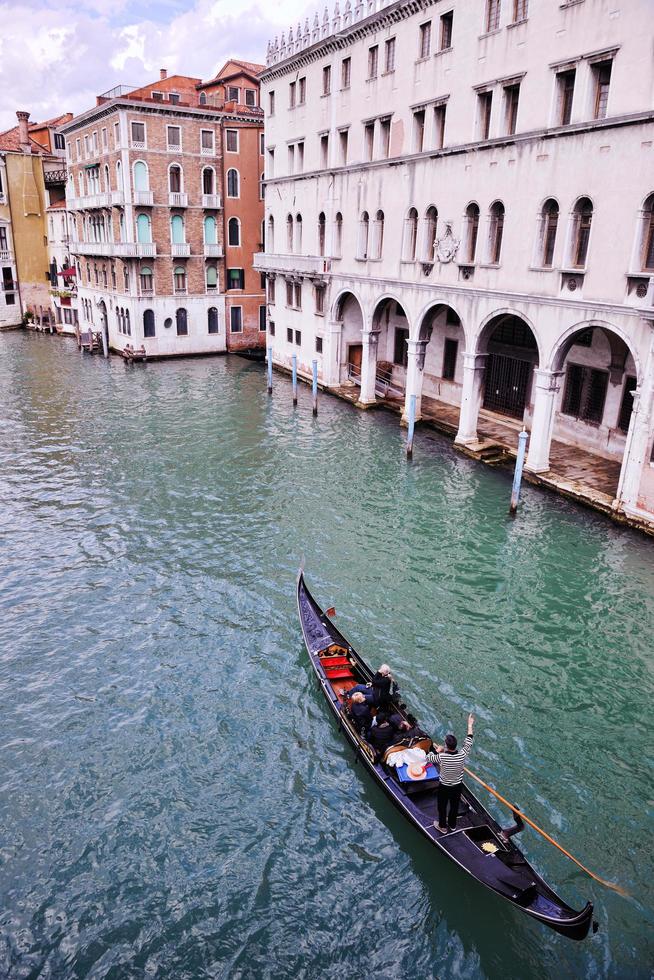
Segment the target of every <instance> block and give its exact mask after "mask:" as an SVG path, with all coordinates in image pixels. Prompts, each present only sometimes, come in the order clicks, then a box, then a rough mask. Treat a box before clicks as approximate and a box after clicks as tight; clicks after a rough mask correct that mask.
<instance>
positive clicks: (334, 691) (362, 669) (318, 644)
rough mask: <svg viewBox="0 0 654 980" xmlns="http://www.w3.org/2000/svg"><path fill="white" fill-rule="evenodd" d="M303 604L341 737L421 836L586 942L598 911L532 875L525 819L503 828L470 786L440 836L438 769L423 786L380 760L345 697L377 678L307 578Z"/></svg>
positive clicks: (311, 649) (306, 631)
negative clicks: (522, 835) (520, 843)
mask: <svg viewBox="0 0 654 980" xmlns="http://www.w3.org/2000/svg"><path fill="white" fill-rule="evenodd" d="M297 604H298V613H299V616H300V623H301V625H302V633H303V636H304V642H305V645H306V648H307V652H308V654H309V658H310V660H311V664H312V666H313V669H314V671H315V673H316V676H317V678H318V680H319V682H320V686H321V688H322V692H323V694H324V695H325V698H326V699H327V703H328V705H329V707H330V708H331V710H332V712H333V714H334V715H335V716H336V718H337V719H338V722H339V728H340V730H341V731H342V732H343V734H344V735H345V738H346V739H347V741H348V742H349V743H350V744H351V745H352V746H353V748H354V749H355V751H356V754H357V757H358V759H360V760H361V762H362V763H363V764H364V766H365V768H366V769H367V770H368V772H369V773H370V774H371V776H372V777H373V779H374V780H375V781H376V782H377V784H378V785H379V786H380V787H381V789H382V790H383V791H384V793H386V795H387V796H388V797H390V799H391V800H392V802H393V803H394V804H395V806H396V807H397V808H398V810H399V811H400V812H401V813H402V814H403V816H404V817H405V818H406V819H407V820H408V821H409V822H410V823H411V824H412V826H413V827H414V828H415V830H417V831H418V832H419V833H421V834H422V835H423V836H424V837H426V838H427V840H429V842H430V843H431V844H433V845H434V847H435V848H437V849H438V850H439V851H440V852H441V853H442V854H444V855H445V856H446V857H448V858H450V860H452V861H454V863H455V864H457V865H458V866H459V867H460V868H462V869H463V870H464V871H467V872H468V874H469V875H471V876H472V877H473V878H476V879H477V881H479V882H480V883H481V884H482V885H485V886H486V887H487V888H490V889H491V891H493V892H495V894H496V895H499V896H500V897H501V898H504V899H506V901H507V902H510V903H511V904H512V905H513V906H514V907H515V908H516V909H519V910H520V911H521V912H526V914H527V915H529V916H531V917H532V918H533V919H537V920H538V922H542V923H543V924H544V925H546V926H549V928H551V929H554V930H555V931H556V932H559V933H561V934H562V935H564V936H567V937H568V938H570V939H576V940H581V939H585V938H586V936H587V935H588V931H589V929H590V927H591V924H592V925H593V928H594V929H595V928H596V924H595V923H593V906H592V904H591V903H590V902H587V904H586V906H585V907H584V908H583V909H582V910H581V912H576V911H575V910H574V909H573V908H571V907H570V906H569V905H567V904H566V903H565V902H564V901H563V900H562V899H561V898H559V896H558V895H557V894H556V892H554V891H553V890H552V889H551V888H550V887H549V886H548V885H547V884H546V883H545V881H543V879H542V878H541V877H540V875H539V874H538V872H537V871H535V870H534V868H532V866H531V865H530V864H529V862H528V861H527V860H526V858H525V856H524V855H523V854H522V852H521V851H520V850H519V849H518V847H516V845H515V843H514V840H513V838H514V836H515V835H516V834H517V833H519V832H520V831H521V830H522V828H523V826H524V825H523V823H522V821H521V820H520V818H519V816H517V818H516V823H515V824H514V825H513V826H511V827H501V826H500V824H498V823H497V822H496V821H495V820H494V819H493V817H492V816H491V815H490V813H488V811H487V810H486V809H485V808H484V807H483V806H482V805H481V803H480V802H479V800H478V799H477V798H476V797H475V796H474V795H473V793H471V792H470V790H469V789H468V787H467V786H465V785H464V788H463V792H462V795H461V803H460V806H459V816H458V820H457V826H456V830H454V831H450V833H448V834H441V833H440V832H439V831H438V830H437V829H436V826H435V821H436V817H437V790H438V767H437V766H434V767H433V769H430V770H428V771H427V773H426V774H425V778H423V779H420V780H418V781H415V782H413V781H403V779H402V777H403V776H404V777H405V776H406V773H402V772H401V771H398V768H397V767H395V766H389V765H387V764H386V763H385V762H384V761H383V760H382V759H379V758H377V757H376V754H375V751H374V749H373V748H372V746H371V745H369V743H368V742H366V741H365V739H364V738H363V737H362V736H361V735H359V734H358V732H357V730H356V728H355V727H354V725H353V724H352V721H351V719H350V716H349V711H348V708H347V703H346V698H345V692H346V691H348V690H349V689H351V688H352V687H354V686H355V685H356V684H360V683H363V684H366V683H368V682H370V681H371V679H372V676H373V671H371V669H370V667H368V665H367V664H366V663H365V661H364V660H363V659H362V658H361V657H360V656H359V654H358V653H357V652H356V650H354V648H353V647H352V646H351V645H350V643H349V642H348V641H347V640H346V639H345V637H344V636H343V635H342V634H341V633H340V632H339V630H338V629H337V628H336V626H335V625H334V623H333V622H332V621H331V619H330V618H329V617H328V616H327V615H326V613H325V612H324V611H323V610H322V609H321V608H320V606H319V605H318V603H317V602H316V601H315V599H314V598H313V596H312V595H311V593H310V592H309V589H308V588H307V585H306V582H305V580H304V574H303V572H302V571H300V573H299V575H298V580H297ZM397 710H398V711H399V713H400V714H404V711H405V708H404V705H403V704H402V703H400V704H399V705H398V706H397ZM429 741H430V740H429ZM423 747H428V746H423ZM389 752H392V749H390V750H389ZM387 756H388V753H387V754H386V755H385V756H384V758H387ZM429 773H431V777H432V778H429Z"/></svg>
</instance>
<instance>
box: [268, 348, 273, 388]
mask: <svg viewBox="0 0 654 980" xmlns="http://www.w3.org/2000/svg"><path fill="white" fill-rule="evenodd" d="M268 394H269V395H272V347H269V348H268Z"/></svg>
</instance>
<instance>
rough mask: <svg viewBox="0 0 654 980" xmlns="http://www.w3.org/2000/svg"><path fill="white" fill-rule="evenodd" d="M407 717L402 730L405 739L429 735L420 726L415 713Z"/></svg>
mask: <svg viewBox="0 0 654 980" xmlns="http://www.w3.org/2000/svg"><path fill="white" fill-rule="evenodd" d="M406 717H407V720H406V721H405V722H404V723H403V726H402V732H401V735H402V738H403V739H411V738H428V737H429V736H428V735H427V733H426V732H423V730H422V728H421V727H420V726H419V724H418V721H417V719H416V717H415V715H407V716H406Z"/></svg>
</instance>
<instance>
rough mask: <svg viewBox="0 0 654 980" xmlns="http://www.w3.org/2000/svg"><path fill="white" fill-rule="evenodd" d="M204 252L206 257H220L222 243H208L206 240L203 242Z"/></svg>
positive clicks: (221, 254)
mask: <svg viewBox="0 0 654 980" xmlns="http://www.w3.org/2000/svg"><path fill="white" fill-rule="evenodd" d="M204 254H205V257H206V258H208V259H221V258H222V256H223V247H222V245H216V244H213V245H208V244H207V243H206V242H205V244H204Z"/></svg>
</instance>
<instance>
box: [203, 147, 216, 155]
mask: <svg viewBox="0 0 654 980" xmlns="http://www.w3.org/2000/svg"><path fill="white" fill-rule="evenodd" d="M215 152H216V151H215V149H214V147H213V146H201V147H200V156H203V157H212V156H214V154H215Z"/></svg>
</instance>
